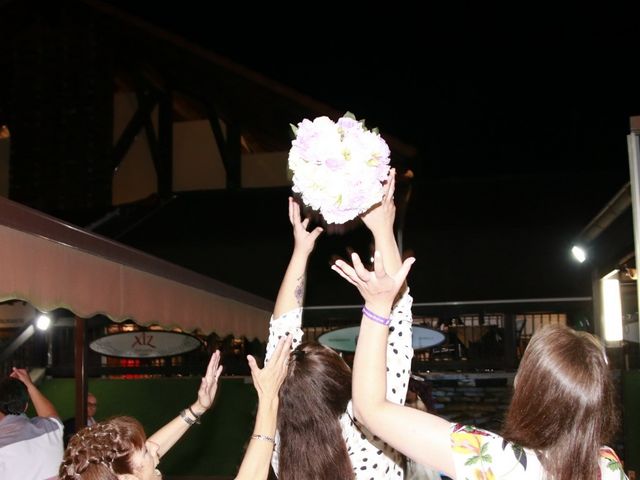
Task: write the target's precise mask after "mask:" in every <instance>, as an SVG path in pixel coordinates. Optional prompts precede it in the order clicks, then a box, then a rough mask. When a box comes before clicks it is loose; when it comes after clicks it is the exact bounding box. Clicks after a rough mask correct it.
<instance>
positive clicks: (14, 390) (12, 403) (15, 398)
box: [0, 377, 29, 415]
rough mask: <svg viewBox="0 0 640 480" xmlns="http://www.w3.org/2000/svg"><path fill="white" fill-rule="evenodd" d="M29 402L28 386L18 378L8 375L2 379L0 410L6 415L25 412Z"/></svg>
mask: <svg viewBox="0 0 640 480" xmlns="http://www.w3.org/2000/svg"><path fill="white" fill-rule="evenodd" d="M28 402H29V393H28V391H27V386H26V385H25V384H24V383H22V382H21V381H20V380H18V379H17V378H13V377H6V378H3V379H2V381H0V412H2V413H4V414H5V415H20V414H21V413H24V411H25V410H26V408H27V403H28Z"/></svg>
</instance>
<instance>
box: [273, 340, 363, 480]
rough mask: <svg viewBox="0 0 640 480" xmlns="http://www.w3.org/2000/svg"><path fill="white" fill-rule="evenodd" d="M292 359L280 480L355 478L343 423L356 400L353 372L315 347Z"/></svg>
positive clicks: (283, 402)
mask: <svg viewBox="0 0 640 480" xmlns="http://www.w3.org/2000/svg"><path fill="white" fill-rule="evenodd" d="M291 355H292V359H291V361H290V363H289V371H288V373H287V378H286V379H285V381H284V383H283V384H282V387H281V389H280V402H279V410H278V431H279V434H280V458H279V468H278V470H279V472H278V478H279V479H280V480H294V479H304V480H309V479H325V478H331V479H337V480H344V479H353V478H354V473H353V468H352V466H351V460H350V459H349V454H348V453H347V447H346V445H345V442H344V440H343V438H342V429H341V428H340V422H339V420H340V416H341V415H342V414H344V413H345V411H346V409H347V405H348V403H349V400H351V370H350V369H349V367H348V366H347V364H346V363H345V362H344V360H342V358H340V356H339V355H338V354H337V353H336V352H334V351H333V350H331V349H330V348H327V347H324V346H322V345H320V344H319V343H316V342H307V343H302V344H300V345H299V346H298V347H297V348H296V349H295V350H294V351H293V352H292V353H291Z"/></svg>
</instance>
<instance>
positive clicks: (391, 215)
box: [361, 168, 396, 236]
mask: <svg viewBox="0 0 640 480" xmlns="http://www.w3.org/2000/svg"><path fill="white" fill-rule="evenodd" d="M395 188H396V169H395V168H392V169H391V170H389V177H388V178H387V183H386V184H385V186H384V192H383V194H382V201H381V202H380V203H378V204H377V205H375V206H374V207H373V208H371V209H370V210H367V211H366V212H365V213H363V214H362V215H361V218H362V221H363V222H364V224H365V225H366V226H367V228H368V229H369V230H371V233H373V235H374V236H377V235H382V234H384V233H387V232H390V233H391V234H393V222H394V220H395V218H396V205H395V203H394V201H393V194H394V192H395Z"/></svg>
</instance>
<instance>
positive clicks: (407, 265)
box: [393, 257, 416, 282]
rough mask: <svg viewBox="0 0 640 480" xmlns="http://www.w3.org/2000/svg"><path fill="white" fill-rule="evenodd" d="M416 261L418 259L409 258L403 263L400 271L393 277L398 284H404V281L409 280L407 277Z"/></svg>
mask: <svg viewBox="0 0 640 480" xmlns="http://www.w3.org/2000/svg"><path fill="white" fill-rule="evenodd" d="M415 261H416V259H415V258H414V257H409V258H407V259H406V260H405V261H404V262H402V266H401V267H400V270H398V271H397V272H396V274H395V275H394V276H393V278H394V280H397V281H398V282H404V280H405V279H406V278H407V275H409V271H410V270H411V266H412V265H413V264H414V263H415Z"/></svg>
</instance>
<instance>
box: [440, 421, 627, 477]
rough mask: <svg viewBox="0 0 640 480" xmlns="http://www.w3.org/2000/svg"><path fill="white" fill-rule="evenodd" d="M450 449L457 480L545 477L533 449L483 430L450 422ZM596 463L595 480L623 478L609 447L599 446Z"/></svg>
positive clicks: (620, 465)
mask: <svg viewBox="0 0 640 480" xmlns="http://www.w3.org/2000/svg"><path fill="white" fill-rule="evenodd" d="M451 451H452V453H453V461H454V465H455V469H456V478H457V479H458V480H494V479H495V480H498V479H505V480H520V479H523V480H526V479H532V480H533V479H543V478H545V474H544V471H543V469H542V465H541V464H540V461H539V460H538V457H537V456H536V454H535V453H534V452H533V451H531V450H529V449H527V448H522V447H520V446H518V445H516V444H514V443H511V442H508V441H506V440H505V439H504V438H502V437H501V436H500V435H496V434H495V433H491V432H488V431H486V430H481V429H479V428H475V427H471V426H467V425H460V424H451ZM598 463H599V465H600V475H599V479H598V480H625V479H627V476H626V475H625V473H624V470H623V469H622V464H621V463H620V459H619V458H618V457H617V455H616V453H615V452H614V451H613V450H612V449H611V448H609V447H602V448H601V449H600V456H599V458H598ZM594 480H596V479H594Z"/></svg>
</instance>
